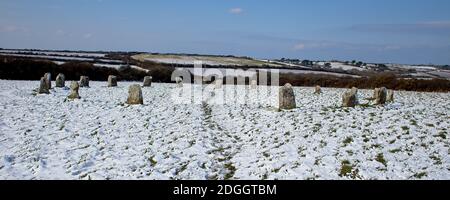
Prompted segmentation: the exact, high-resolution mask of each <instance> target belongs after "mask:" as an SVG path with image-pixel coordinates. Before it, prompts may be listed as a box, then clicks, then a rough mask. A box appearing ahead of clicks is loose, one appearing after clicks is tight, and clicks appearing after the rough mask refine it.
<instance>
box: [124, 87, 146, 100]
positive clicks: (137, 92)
mask: <svg viewBox="0 0 450 200" xmlns="http://www.w3.org/2000/svg"><path fill="white" fill-rule="evenodd" d="M127 104H144V98H143V96H142V90H141V86H140V85H138V84H134V85H130V87H129V88H128V99H127Z"/></svg>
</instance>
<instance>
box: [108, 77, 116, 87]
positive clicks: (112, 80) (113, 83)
mask: <svg viewBox="0 0 450 200" xmlns="http://www.w3.org/2000/svg"><path fill="white" fill-rule="evenodd" d="M116 86H117V76H113V75H110V76H108V87H116Z"/></svg>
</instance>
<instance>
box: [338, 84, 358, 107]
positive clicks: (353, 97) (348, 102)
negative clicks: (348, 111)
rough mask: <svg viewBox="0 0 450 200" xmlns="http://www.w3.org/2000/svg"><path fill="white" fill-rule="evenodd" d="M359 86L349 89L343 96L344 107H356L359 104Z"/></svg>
mask: <svg viewBox="0 0 450 200" xmlns="http://www.w3.org/2000/svg"><path fill="white" fill-rule="evenodd" d="M358 103H359V102H358V88H356V87H353V88H352V89H351V90H350V91H347V92H345V93H344V95H343V96H342V106H343V107H355V106H356V105H358Z"/></svg>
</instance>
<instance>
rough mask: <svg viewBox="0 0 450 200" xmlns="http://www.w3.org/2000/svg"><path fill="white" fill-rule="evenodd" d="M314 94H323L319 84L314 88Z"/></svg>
mask: <svg viewBox="0 0 450 200" xmlns="http://www.w3.org/2000/svg"><path fill="white" fill-rule="evenodd" d="M314 94H322V88H320V86H319V85H316V88H315V89H314Z"/></svg>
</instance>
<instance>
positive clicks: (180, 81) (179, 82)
mask: <svg viewBox="0 0 450 200" xmlns="http://www.w3.org/2000/svg"><path fill="white" fill-rule="evenodd" d="M175 82H176V83H177V84H178V87H183V78H181V77H176V78H175Z"/></svg>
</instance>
